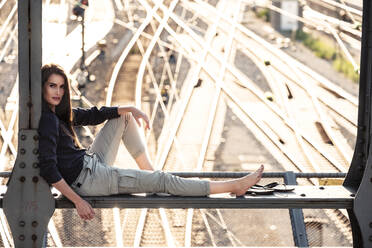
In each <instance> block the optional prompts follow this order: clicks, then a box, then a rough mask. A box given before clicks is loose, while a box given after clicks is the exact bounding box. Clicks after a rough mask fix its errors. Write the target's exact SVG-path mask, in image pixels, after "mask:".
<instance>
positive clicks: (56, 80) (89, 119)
mask: <svg viewBox="0 0 372 248" xmlns="http://www.w3.org/2000/svg"><path fill="white" fill-rule="evenodd" d="M141 119H142V120H143V121H144V122H145V123H146V128H147V129H149V120H148V118H147V116H146V115H145V114H144V113H143V112H142V111H140V110H139V109H136V108H135V107H131V106H120V107H102V108H100V109H97V108H96V107H93V108H91V109H82V108H76V109H75V108H74V109H72V107H71V101H70V85H69V80H68V79H67V76H66V74H65V72H64V71H63V69H62V68H61V67H59V66H58V65H54V64H50V65H44V66H43V67H42V115H41V118H40V122H39V129H38V131H39V134H40V138H39V161H40V175H41V176H42V177H43V178H44V179H45V180H46V181H47V182H48V183H49V184H50V185H52V186H53V187H55V188H56V189H57V190H59V191H60V192H61V193H62V194H63V195H64V196H66V197H67V198H68V199H69V200H71V201H72V202H73V203H74V204H75V207H76V209H77V212H78V214H79V216H80V217H81V218H82V219H84V220H89V219H92V218H93V217H94V210H93V209H92V207H91V206H90V204H89V203H88V202H86V201H84V200H83V199H82V198H81V197H80V196H101V195H111V194H122V193H124V194H125V193H159V192H162V193H170V194H173V195H181V196H205V195H209V194H215V193H225V192H231V193H235V194H236V195H238V196H239V195H243V194H244V193H245V192H246V190H247V189H249V188H250V187H251V186H252V185H254V184H255V183H257V182H258V181H259V180H260V179H261V175H262V172H263V166H262V165H261V167H260V168H259V169H258V170H257V171H256V172H254V173H252V174H250V175H247V176H245V177H242V178H238V179H234V180H228V181H206V180H197V179H196V180H195V179H185V178H180V177H177V176H173V175H171V174H169V173H165V172H162V171H154V170H153V167H152V165H151V162H150V159H149V157H148V154H147V151H146V146H145V144H144V142H143V140H142V139H141V136H140V135H139V134H140V133H139V128H138V125H140V121H141ZM106 120H108V121H107V122H106V123H105V125H104V126H103V128H102V129H101V130H100V131H99V133H98V134H97V136H96V138H95V139H94V142H93V143H92V145H91V146H90V147H89V148H88V149H87V150H86V149H83V148H82V147H81V145H80V143H79V141H78V139H77V136H76V134H75V132H74V129H73V126H81V125H97V124H100V123H103V122H104V121H106ZM137 124H138V125H137ZM120 140H123V142H124V144H125V146H126V148H127V149H128V151H129V153H130V154H131V156H132V157H133V158H134V159H135V161H136V163H137V165H138V167H139V168H140V169H141V170H132V169H119V168H115V167H112V166H111V165H112V164H113V163H114V161H115V157H116V154H117V152H118V148H119V143H120Z"/></svg>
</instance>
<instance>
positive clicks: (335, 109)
mask: <svg viewBox="0 0 372 248" xmlns="http://www.w3.org/2000/svg"><path fill="white" fill-rule="evenodd" d="M245 48H246V49H247V48H248V46H246V47H245ZM279 59H280V58H279ZM282 61H283V60H282ZM283 62H284V63H286V62H285V61H283ZM286 64H287V63H286ZM277 65H279V66H277ZM280 66H282V64H280V63H278V64H276V63H270V67H272V68H274V69H275V70H276V71H278V72H279V73H281V69H280ZM291 71H293V70H291ZM281 74H282V76H283V77H285V78H286V79H287V80H288V81H290V82H293V83H295V84H297V85H298V86H299V87H301V88H302V89H304V90H305V89H306V87H305V86H304V85H303V83H301V82H299V81H297V80H294V79H293V78H292V77H290V76H289V75H287V74H285V73H281ZM325 90H327V89H325ZM315 97H316V98H317V99H318V100H319V101H320V102H322V103H323V104H324V105H325V106H327V107H328V108H329V109H331V110H332V111H333V112H335V113H336V114H338V115H339V116H341V117H342V118H343V119H345V120H346V121H348V122H349V123H350V124H352V125H353V126H355V127H356V126H357V123H356V121H355V120H352V119H351V118H350V117H349V116H348V115H346V114H345V113H341V110H338V109H337V107H335V106H333V105H331V104H330V103H329V99H328V98H326V97H323V96H321V95H319V94H316V96H315ZM353 106H354V105H353Z"/></svg>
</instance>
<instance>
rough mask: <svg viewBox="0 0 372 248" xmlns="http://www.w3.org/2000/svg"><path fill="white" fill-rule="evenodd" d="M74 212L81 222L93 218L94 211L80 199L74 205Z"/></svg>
mask: <svg viewBox="0 0 372 248" xmlns="http://www.w3.org/2000/svg"><path fill="white" fill-rule="evenodd" d="M75 207H76V210H77V212H78V215H79V216H80V218H82V219H83V220H91V219H93V218H94V215H95V213H94V210H93V208H92V206H91V205H90V204H89V203H88V202H86V201H85V200H83V199H81V200H80V201H78V202H77V203H75Z"/></svg>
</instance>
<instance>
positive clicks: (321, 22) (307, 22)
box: [265, 3, 361, 70]
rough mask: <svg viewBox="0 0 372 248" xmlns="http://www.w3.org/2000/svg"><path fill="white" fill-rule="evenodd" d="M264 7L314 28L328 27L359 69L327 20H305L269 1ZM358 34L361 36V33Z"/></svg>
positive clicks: (355, 68)
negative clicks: (319, 26)
mask: <svg viewBox="0 0 372 248" xmlns="http://www.w3.org/2000/svg"><path fill="white" fill-rule="evenodd" d="M265 7H267V8H270V9H271V10H273V11H276V12H278V13H281V14H282V15H285V16H288V17H290V18H292V19H295V20H298V21H300V22H303V23H305V24H307V25H310V26H313V27H315V28H318V25H321V26H323V27H324V28H326V29H328V30H329V32H330V33H331V34H332V36H333V37H334V38H335V40H336V42H337V43H338V45H339V46H340V48H341V50H342V52H343V53H344V54H345V56H346V57H347V59H348V60H349V61H350V62H351V63H352V65H353V67H354V70H359V65H357V63H356V62H355V60H354V58H353V57H352V56H351V54H350V52H349V51H348V49H347V48H346V46H345V44H344V43H343V41H342V40H341V39H340V37H339V35H338V34H337V32H336V30H335V28H333V27H332V26H331V25H330V24H329V23H328V22H327V21H325V20H322V21H315V20H313V19H311V20H307V19H306V18H303V17H300V16H298V15H295V14H292V13H289V12H288V11H285V10H283V9H281V8H278V7H276V6H274V5H272V4H270V3H267V4H266V5H265ZM311 11H312V12H314V13H317V12H316V11H314V10H311ZM338 26H339V27H343V28H344V26H340V25H338ZM348 32H352V31H350V30H349V31H348ZM359 35H360V37H361V33H360V34H359Z"/></svg>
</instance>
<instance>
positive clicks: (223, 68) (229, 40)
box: [185, 0, 241, 247]
mask: <svg viewBox="0 0 372 248" xmlns="http://www.w3.org/2000/svg"><path fill="white" fill-rule="evenodd" d="M222 3H224V4H225V3H226V2H225V1H223V2H222ZM220 4H221V3H219V6H220ZM240 5H241V0H239V1H238V3H237V4H236V7H235V9H234V11H233V13H234V14H233V16H234V17H233V19H234V20H235V22H237V19H238V15H239V12H240ZM223 7H225V6H223ZM223 7H222V8H223ZM219 20H220V18H218V19H217V20H216V21H215V23H218V22H219ZM235 22H234V23H235ZM235 28H236V27H235V25H233V26H232V27H231V29H230V31H229V35H228V38H227V43H226V46H225V49H224V51H225V52H224V61H225V62H226V63H227V61H228V59H229V57H230V54H231V50H232V44H233V38H234V33H235ZM226 63H224V64H222V66H221V68H220V70H219V75H218V80H219V81H220V82H221V83H222V81H223V78H224V76H225V72H226ZM216 88H217V89H216V90H217V92H216V93H215V95H214V98H213V100H212V107H211V110H210V112H209V116H208V121H207V127H206V131H205V135H204V138H203V141H202V145H201V149H200V153H199V157H198V160H197V165H196V171H201V170H202V168H203V164H204V160H205V156H206V153H207V148H208V144H209V141H210V136H211V134H212V127H213V123H214V121H215V117H216V112H217V105H218V102H219V99H220V95H221V87H220V86H218V85H216ZM217 211H219V210H217ZM202 214H204V213H202ZM193 215H194V209H189V210H188V211H187V217H186V234H185V247H190V246H191V235H192V233H191V228H192V218H193ZM203 219H204V221H206V220H207V219H206V218H204V217H203Z"/></svg>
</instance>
